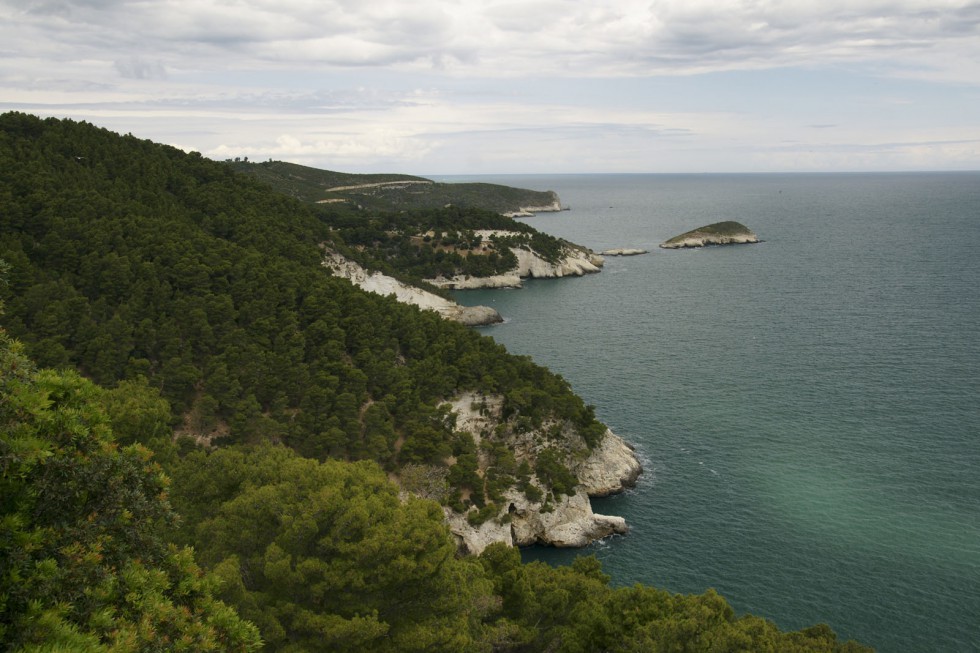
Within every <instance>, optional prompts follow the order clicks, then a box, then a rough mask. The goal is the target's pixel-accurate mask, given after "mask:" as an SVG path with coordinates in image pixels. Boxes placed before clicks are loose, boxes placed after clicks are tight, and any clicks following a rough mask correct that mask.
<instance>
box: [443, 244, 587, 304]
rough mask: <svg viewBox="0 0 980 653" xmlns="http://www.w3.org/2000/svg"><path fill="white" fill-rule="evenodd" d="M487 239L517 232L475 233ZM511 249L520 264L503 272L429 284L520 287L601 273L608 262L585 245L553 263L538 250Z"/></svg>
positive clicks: (572, 248)
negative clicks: (526, 282)
mask: <svg viewBox="0 0 980 653" xmlns="http://www.w3.org/2000/svg"><path fill="white" fill-rule="evenodd" d="M476 234H477V235H479V236H482V237H483V238H484V239H487V240H493V238H494V237H495V236H516V235H519V234H517V233H516V232H509V231H499V230H492V229H482V230H479V231H477V232H476ZM510 251H512V252H513V253H514V256H516V257H517V265H516V266H515V267H514V269H512V270H508V271H507V272H505V273H504V274H498V275H494V276H489V277H472V276H465V275H459V276H455V277H450V278H448V279H447V278H442V277H440V278H437V279H426V281H427V282H428V283H431V284H432V285H434V286H437V287H440V288H452V289H455V290H471V289H474V288H520V287H521V286H522V282H521V279H527V278H533V279H549V278H557V277H572V276H575V277H580V276H582V275H584V274H594V273H596V272H599V271H600V269H601V268H602V266H603V264H604V263H605V261H604V260H603V258H602V257H601V256H599V255H598V254H596V253H594V252H592V251H591V250H588V249H585V248H583V247H577V246H573V245H567V246H566V247H565V251H564V252H563V255H562V256H561V258H559V259H558V261H556V262H554V263H552V262H550V261H546V260H545V259H544V258H542V257H540V256H538V254H536V253H535V252H532V251H530V250H527V249H524V248H521V247H512V248H510Z"/></svg>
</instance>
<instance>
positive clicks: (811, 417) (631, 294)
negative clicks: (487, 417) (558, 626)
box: [456, 173, 980, 653]
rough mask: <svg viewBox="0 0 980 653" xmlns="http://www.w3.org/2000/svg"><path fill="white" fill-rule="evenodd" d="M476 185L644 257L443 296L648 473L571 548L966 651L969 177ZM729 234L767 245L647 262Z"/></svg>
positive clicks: (979, 583) (773, 608) (671, 586)
mask: <svg viewBox="0 0 980 653" xmlns="http://www.w3.org/2000/svg"><path fill="white" fill-rule="evenodd" d="M456 179H457V180H460V178H456ZM467 179H468V180H473V179H476V178H467ZM479 180H481V181H493V182H497V183H505V184H509V185H514V186H523V187H528V188H535V189H540V190H548V189H550V190H555V191H557V192H558V194H559V195H560V196H561V199H562V201H563V203H564V204H566V205H570V206H571V208H572V210H571V211H568V212H561V213H554V214H540V215H539V216H537V217H534V218H530V219H528V221H529V223H530V224H532V225H533V226H535V227H536V228H538V229H540V230H542V231H545V232H547V233H550V234H553V235H556V236H560V237H563V238H567V239H569V240H571V241H573V242H576V243H580V244H582V245H586V246H588V247H591V248H592V249H595V250H597V251H598V250H602V249H606V248H611V247H642V248H645V249H649V250H650V253H649V254H647V255H645V256H637V257H631V258H612V257H610V258H607V260H606V266H605V269H604V271H603V272H602V273H601V274H596V275H589V276H586V277H583V278H575V279H567V280H537V281H534V280H532V281H529V282H528V283H527V284H526V287H525V288H524V289H523V290H510V291H507V290H496V291H469V292H460V293H457V297H458V299H459V300H460V301H461V302H463V303H466V304H485V305H489V306H493V307H495V308H497V309H498V310H499V311H500V312H501V314H503V315H504V316H505V318H506V319H507V321H506V323H505V324H503V325H499V326H495V327H489V328H486V329H485V330H483V332H484V333H486V334H487V335H490V336H492V337H493V338H495V339H496V340H497V341H499V342H501V343H503V344H505V345H506V346H507V348H508V349H510V350H511V351H512V352H515V353H520V354H530V355H531V356H533V357H534V359H535V360H536V361H537V362H539V363H541V364H543V365H546V366H548V367H549V368H551V369H552V370H554V371H555V372H558V373H560V374H561V375H563V376H564V377H565V378H566V379H568V380H569V381H570V382H571V384H572V385H573V387H574V388H575V389H576V391H577V392H578V393H579V394H581V395H582V396H583V397H584V398H585V400H586V401H587V402H589V403H592V404H595V405H596V407H597V413H598V415H599V416H600V418H601V419H602V420H603V421H605V422H606V423H607V424H609V425H610V426H611V427H612V428H613V430H614V431H616V432H617V433H619V434H620V435H622V436H623V437H625V438H626V439H627V440H629V441H630V442H632V443H633V444H635V445H636V447H637V449H638V451H639V453H640V455H641V456H642V458H643V460H644V461H645V467H646V473H645V474H644V475H643V476H642V477H641V482H640V483H639V485H638V487H637V488H636V489H635V490H633V491H631V492H628V493H626V494H623V495H620V496H618V497H613V498H610V499H604V500H597V501H595V502H594V507H595V509H596V511H597V512H601V513H607V514H618V515H623V516H624V517H626V519H627V521H628V522H629V524H630V525H631V527H632V531H631V533H630V535H628V536H626V537H619V538H614V539H612V540H607V541H605V542H602V543H600V544H597V545H594V546H593V547H590V548H588V549H586V550H585V551H584V553H586V554H595V555H596V556H598V557H599V559H600V560H601V561H602V563H603V566H604V568H605V570H606V572H607V573H609V574H611V575H612V577H613V582H614V583H616V584H619V585H628V584H632V583H634V582H642V583H646V584H650V585H654V586H657V587H661V588H665V589H668V590H671V591H675V592H682V593H692V592H697V593H699V592H703V591H705V590H706V589H708V588H711V587H713V588H716V589H717V590H718V591H719V592H720V593H722V594H723V595H724V596H725V597H726V598H727V599H728V600H729V601H730V602H731V603H732V605H733V606H734V607H735V609H736V611H737V612H739V613H742V612H752V613H755V614H759V615H762V616H765V617H767V618H769V619H772V620H773V621H775V622H776V623H777V624H778V625H779V626H780V627H782V628H788V629H795V628H800V627H803V626H807V625H810V624H813V623H818V622H825V623H828V624H830V626H831V627H832V628H834V630H836V631H837V632H838V634H839V635H840V636H841V637H842V638H855V639H858V640H860V641H862V642H864V643H866V644H870V645H872V646H875V647H876V648H877V649H878V650H879V651H882V652H885V653H890V652H899V651H913V652H916V651H923V652H928V651H980V478H978V472H980V174H976V173H962V174H954V173H950V174H945V173H942V174H847V175H843V174H842V175H582V176H574V175H573V176H556V177H546V176H500V177H493V178H490V177H480V178H479ZM721 220H738V221H740V222H742V223H744V224H746V225H747V226H749V227H750V228H751V229H753V230H754V231H755V232H756V233H757V234H758V235H759V237H760V238H762V239H764V241H765V242H763V243H761V244H758V245H743V246H733V247H721V248H717V247H716V248H705V249H700V250H684V251H668V250H660V249H658V248H657V245H658V244H659V243H660V242H662V241H663V240H666V239H667V238H669V237H671V236H674V235H676V234H678V233H681V232H683V231H687V230H688V229H691V228H694V227H697V226H701V225H703V224H708V223H711V222H718V221H721ZM581 553H582V552H575V551H568V550H555V549H544V548H538V549H531V550H528V551H526V552H525V555H526V557H527V558H532V559H543V560H547V561H549V562H552V563H555V564H562V563H566V562H568V561H570V560H571V559H572V558H573V557H574V556H575V555H579V554H581Z"/></svg>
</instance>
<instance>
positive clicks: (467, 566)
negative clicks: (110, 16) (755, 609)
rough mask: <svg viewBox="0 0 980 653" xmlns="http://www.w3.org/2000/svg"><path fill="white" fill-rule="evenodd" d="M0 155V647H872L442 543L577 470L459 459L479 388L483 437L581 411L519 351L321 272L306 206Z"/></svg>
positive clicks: (58, 159)
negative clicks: (489, 471) (470, 519)
mask: <svg viewBox="0 0 980 653" xmlns="http://www.w3.org/2000/svg"><path fill="white" fill-rule="evenodd" d="M0 169H2V170H3V171H4V172H3V174H2V176H0V207H2V209H0V210H2V213H0V259H2V260H3V261H5V262H6V263H4V265H3V266H2V267H3V268H4V271H3V272H2V274H0V277H2V279H3V283H2V284H0V301H2V302H3V304H4V305H3V307H2V315H0V323H2V325H3V326H2V328H0V420H2V436H0V524H2V529H0V648H2V649H3V650H10V651H18V652H40V651H58V650H72V651H90V652H99V653H102V652H109V651H112V652H114V653H115V652H120V651H134V652H135V651H253V650H257V649H259V648H260V647H261V648H263V650H268V651H290V652H295V651H314V650H337V651H364V650H372V651H446V652H449V651H473V652H490V651H499V652H514V653H518V652H525V651H526V652H531V651H542V650H553V651H567V652H579V651H581V652H585V651H640V650H643V651H698V650H749V651H751V650H759V651H763V650H779V651H848V652H851V651H864V650H867V649H865V648H863V647H861V646H859V645H857V644H854V643H852V642H847V643H841V642H839V641H838V640H837V638H836V636H835V635H834V634H833V632H832V631H830V629H829V628H827V627H825V626H816V627H813V628H808V629H804V630H802V631H798V632H788V633H784V632H781V631H779V630H778V629H777V628H776V627H775V626H774V625H773V624H772V623H771V622H768V621H765V620H764V619H761V618H757V617H753V616H737V615H735V614H734V611H733V610H732V608H731V607H730V606H729V605H728V604H727V603H726V602H725V601H724V599H722V598H721V597H719V596H717V595H716V594H714V593H713V592H708V593H706V594H703V595H698V596H680V595H674V594H669V593H667V592H664V591H660V590H655V589H652V588H647V587H642V586H635V587H632V588H613V587H610V584H609V578H608V577H607V576H605V575H604V574H602V572H601V569H600V567H599V563H598V562H596V561H595V560H594V559H592V558H582V559H580V560H578V561H576V562H575V563H574V564H573V565H571V566H569V567H564V568H557V569H555V568H551V567H548V566H546V565H543V564H540V563H533V564H522V563H521V561H520V556H519V553H518V552H517V551H516V550H514V549H510V548H507V547H504V546H502V545H494V546H491V547H490V548H488V549H487V551H486V552H485V553H484V554H483V555H482V556H481V557H479V558H460V557H457V555H456V547H455V544H454V541H453V539H452V537H451V536H450V534H449V532H448V530H447V528H446V526H445V524H444V522H443V506H446V507H455V508H457V509H464V510H465V509H469V510H471V513H472V514H475V515H480V514H483V513H484V512H486V513H488V515H489V517H492V516H493V514H495V509H493V508H491V509H487V506H491V505H493V501H494V497H495V496H498V495H499V492H500V488H502V487H511V486H515V487H518V488H520V489H522V490H523V491H526V492H531V493H534V492H537V493H541V494H547V493H556V492H558V493H560V492H564V491H567V490H568V489H569V487H568V486H569V484H573V483H574V482H575V481H574V477H571V478H569V475H568V470H567V468H566V467H565V466H564V464H563V462H562V460H561V458H560V457H558V456H557V449H555V450H554V451H555V453H554V454H553V455H551V456H544V457H542V459H541V460H540V461H539V464H538V466H537V468H536V469H529V468H528V466H527V465H516V463H514V462H513V455H512V454H511V453H510V452H509V451H507V450H506V448H505V447H502V446H500V442H502V439H501V438H495V435H494V434H486V435H487V437H485V438H484V440H483V443H482V444H481V447H480V448H479V449H478V448H477V445H476V444H475V442H474V440H473V438H472V437H470V436H469V434H466V433H463V432H459V431H458V430H457V429H455V428H454V423H453V419H452V415H451V413H449V411H448V409H447V407H446V404H445V401H446V400H447V399H448V398H450V397H453V396H456V395H458V394H459V393H461V392H463V391H471V392H474V393H477V394H486V395H490V394H493V395H497V396H500V397H501V398H502V401H503V405H504V415H505V417H506V422H505V423H504V424H503V425H502V426H501V428H502V429H504V430H508V429H511V430H516V431H521V430H524V431H527V430H531V429H536V428H543V427H547V426H549V425H551V426H553V425H556V424H564V425H566V426H567V427H568V428H573V429H576V430H577V431H579V432H580V433H581V434H582V436H583V438H584V439H585V441H586V442H587V443H591V444H595V443H596V442H598V440H599V438H601V437H602V433H603V432H604V427H603V426H602V425H601V424H600V423H599V422H597V421H596V419H595V416H594V412H593V410H592V409H591V408H590V407H589V406H586V405H585V404H584V403H583V402H582V401H581V399H580V398H578V397H577V396H576V395H575V394H574V393H573V392H572V391H571V389H570V388H569V386H568V384H567V383H566V382H565V381H564V380H563V379H561V377H559V376H557V375H554V374H552V373H550V372H548V371H547V370H546V369H544V368H541V367H539V366H537V365H535V364H534V363H533V362H532V361H530V360H529V359H528V358H526V357H517V356H512V355H510V354H508V353H507V352H506V351H504V350H503V348H502V347H500V346H499V345H497V344H495V343H494V342H493V341H492V340H491V339H489V338H486V337H483V336H480V335H478V334H476V333H475V332H473V331H471V330H467V329H466V328H464V327H462V326H460V325H457V324H454V323H450V322H447V321H444V320H441V319H440V318H439V317H438V316H437V315H436V314H435V313H432V312H423V311H419V310H418V309H417V308H414V307H411V306H406V305H402V304H398V303H396V302H395V301H394V300H392V299H390V298H385V297H379V296H375V295H371V294H368V293H364V292H361V291H359V290H358V289H356V288H354V287H353V286H351V285H350V284H349V283H347V282H346V281H342V280H339V279H335V278H332V277H330V276H329V274H328V273H327V272H326V271H325V270H324V269H323V268H322V266H321V265H320V263H321V257H322V252H321V246H322V245H324V244H328V245H329V246H332V247H337V248H347V249H352V246H351V245H350V244H348V243H346V242H344V240H343V239H342V238H341V236H340V235H339V228H338V227H336V226H333V225H331V222H330V219H328V217H327V216H325V215H324V214H323V213H321V212H320V211H318V210H316V209H315V208H314V207H312V206H310V205H307V204H303V203H301V202H299V201H297V200H295V199H292V198H289V197H287V196H284V195H281V194H277V193H274V192H271V191H270V190H269V189H268V187H266V186H264V185H262V184H261V183H260V182H258V181H256V180H254V179H251V178H249V177H246V176H243V175H239V174H236V173H235V172H234V171H233V170H232V168H230V167H229V166H227V165H224V164H220V163H216V162H211V161H208V160H206V159H204V158H203V157H201V156H200V155H198V154H193V153H192V154H185V153H183V152H180V151H178V150H176V149H174V148H170V147H166V146H161V145H157V144H154V143H151V142H149V141H145V140H140V139H137V138H135V137H132V136H118V135H115V134H112V133H110V132H108V131H106V130H102V129H98V128H95V127H93V126H92V125H89V124H86V123H77V122H73V121H68V120H55V119H45V120H42V119H39V118H36V117H33V116H29V115H25V114H19V113H8V114H4V115H0ZM440 215H442V214H440ZM445 215H446V216H451V215H452V214H451V213H449V214H445ZM345 219H346V218H345ZM416 219H417V220H421V218H416ZM446 219H449V218H448V217H447V218H446ZM478 452H479V454H480V455H484V456H489V457H490V458H492V459H493V460H494V461H497V462H499V468H500V472H499V473H496V474H495V475H494V476H486V477H480V475H479V474H477V473H476V472H475V470H474V467H473V465H472V462H473V460H474V459H475V456H476V455H477V453H478ZM399 476H401V477H403V478H405V479H406V481H408V480H412V479H414V480H415V481H417V482H418V484H419V485H420V486H421V485H426V486H427V487H428V488H429V489H430V490H432V489H433V488H434V489H435V491H429V492H426V493H424V494H425V495H426V496H429V497H432V498H413V497H411V496H408V497H402V496H400V494H399V488H398V487H396V486H395V485H393V484H392V483H391V481H390V479H391V478H393V477H394V478H398V477H399ZM433 479H435V480H436V482H434V483H433ZM420 494H423V493H421V492H420ZM464 497H465V498H464ZM433 499H436V500H433ZM440 503H441V504H442V505H440Z"/></svg>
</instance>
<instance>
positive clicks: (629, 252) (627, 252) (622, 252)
mask: <svg viewBox="0 0 980 653" xmlns="http://www.w3.org/2000/svg"><path fill="white" fill-rule="evenodd" d="M647 253H648V252H647V250H645V249H638V248H635V247H616V248H614V249H606V250H603V251H602V252H601V254H602V255H603V256H639V255H640V254H647Z"/></svg>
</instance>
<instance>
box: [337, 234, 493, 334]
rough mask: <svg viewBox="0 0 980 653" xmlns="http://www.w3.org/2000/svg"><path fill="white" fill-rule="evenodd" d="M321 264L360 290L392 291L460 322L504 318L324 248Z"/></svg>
mask: <svg viewBox="0 0 980 653" xmlns="http://www.w3.org/2000/svg"><path fill="white" fill-rule="evenodd" d="M323 265H324V267H326V268H328V269H329V270H330V271H331V272H332V273H333V275H334V276H336V277H341V278H344V279H347V280H349V281H350V282H351V283H353V284H354V285H355V286H358V287H359V288H362V289H363V290H367V291H368V292H373V293H375V294H378V295H394V297H395V299H396V300H398V301H400V302H402V303H403V304H413V305H415V306H418V307H419V308H421V309H426V310H431V311H436V312H437V313H439V314H440V315H442V316H443V317H444V318H446V319H448V320H454V321H456V322H461V323H463V324H465V325H467V326H477V325H481V324H496V323H498V322H503V318H501V317H500V313H498V312H497V311H496V310H495V309H493V308H490V307H489V306H461V305H459V304H457V303H456V302H453V301H450V300H448V299H446V298H445V297H440V296H439V295H436V294H435V293H431V292H428V291H426V290H422V289H421V288H416V287H415V286H409V285H408V284H405V283H402V282H401V281H398V280H397V279H395V278H393V277H389V276H387V275H384V274H381V273H380V272H368V271H367V270H365V269H364V268H362V267H361V266H360V265H358V264H357V263H355V262H354V261H349V260H347V259H346V258H344V257H343V256H341V255H340V254H338V253H336V252H327V254H326V256H325V257H324V259H323Z"/></svg>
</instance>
